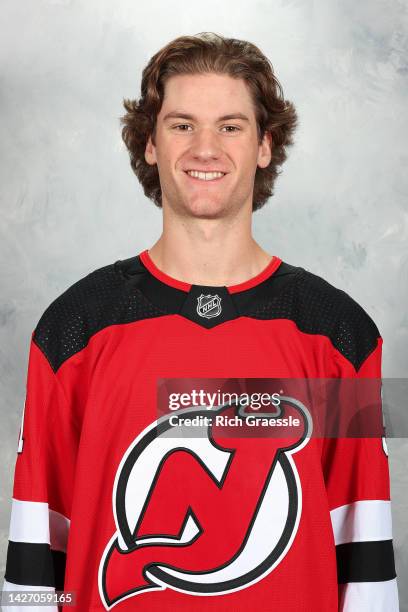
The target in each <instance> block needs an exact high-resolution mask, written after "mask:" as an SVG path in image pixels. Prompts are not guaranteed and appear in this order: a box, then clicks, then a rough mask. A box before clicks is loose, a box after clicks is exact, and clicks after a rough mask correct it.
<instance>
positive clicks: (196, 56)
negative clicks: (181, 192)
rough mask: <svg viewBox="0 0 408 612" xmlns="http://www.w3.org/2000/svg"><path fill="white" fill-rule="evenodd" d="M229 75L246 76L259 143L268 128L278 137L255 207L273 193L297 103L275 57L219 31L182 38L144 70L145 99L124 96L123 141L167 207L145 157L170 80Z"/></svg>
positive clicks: (148, 189)
mask: <svg viewBox="0 0 408 612" xmlns="http://www.w3.org/2000/svg"><path fill="white" fill-rule="evenodd" d="M203 73H217V74H227V75H229V76H231V77H233V78H240V79H244V80H245V81H246V83H247V85H248V87H249V90H250V92H251V96H252V99H253V102H254V109H255V115H256V119H257V129H258V138H259V143H261V141H262V138H263V136H264V134H265V131H267V130H268V131H270V133H271V136H272V143H273V146H272V159H271V162H270V164H269V165H268V166H267V167H266V168H259V167H258V168H257V170H256V174H255V182H254V193H253V204H252V209H253V210H254V211H255V210H258V209H259V208H261V207H262V206H263V205H264V204H265V202H266V201H267V200H268V198H269V197H271V196H272V195H273V186H274V183H275V179H276V177H277V176H278V174H280V172H279V170H278V168H279V166H281V165H282V164H283V162H284V161H285V160H286V158H287V152H286V148H287V147H288V146H289V145H292V144H293V133H294V130H295V128H296V126H297V114H296V110H295V107H294V105H293V103H292V102H290V101H288V100H285V99H284V96H283V91H282V87H281V85H280V83H279V81H278V80H277V78H276V76H275V75H274V72H273V67H272V64H271V63H270V61H269V60H268V59H267V58H266V57H265V55H264V54H263V53H262V52H261V50H260V49H259V48H258V47H256V46H255V45H254V44H252V43H250V42H247V41H245V40H238V39H236V38H224V37H223V36H220V35H218V34H214V33H213V32H201V33H199V34H197V35H196V36H179V37H178V38H176V39H174V40H172V41H171V42H170V43H168V44H167V45H166V46H165V47H163V48H162V49H161V50H160V51H158V52H157V53H156V54H155V55H153V57H152V58H151V59H150V61H149V63H148V64H147V66H146V67H145V68H144V70H143V73H142V82H141V97H140V99H139V100H128V99H124V100H123V105H124V107H125V109H126V111H127V112H126V114H125V115H124V116H123V117H121V118H120V122H121V124H124V127H123V128H122V139H123V141H124V143H125V145H126V147H127V149H128V151H129V156H130V164H131V166H132V169H133V172H134V173H135V174H136V176H137V178H138V180H139V182H140V183H141V185H142V187H143V191H144V194H145V195H146V196H147V197H148V198H149V199H151V200H152V201H153V202H154V203H155V204H156V205H157V206H158V207H161V206H162V198H161V187H160V181H159V173H158V169H157V165H156V164H155V165H150V164H148V163H147V162H146V160H145V156H144V154H145V149H146V143H147V140H148V137H149V135H151V137H152V142H153V144H155V130H156V119H157V115H158V114H159V112H160V109H161V106H162V102H163V98H164V85H165V83H166V80H167V79H168V78H170V77H171V76H174V75H177V74H203Z"/></svg>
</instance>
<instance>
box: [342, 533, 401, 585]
mask: <svg viewBox="0 0 408 612" xmlns="http://www.w3.org/2000/svg"><path fill="white" fill-rule="evenodd" d="M336 557H337V581H338V583H339V584H342V583H346V582H379V581H382V580H392V579H393V578H395V577H396V573H395V561H394V549H393V544H392V540H379V541H375V542H349V543H347V544H338V545H337V546H336Z"/></svg>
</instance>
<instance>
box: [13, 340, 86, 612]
mask: <svg viewBox="0 0 408 612" xmlns="http://www.w3.org/2000/svg"><path fill="white" fill-rule="evenodd" d="M77 447H78V431H77V427H76V426H75V423H74V420H73V418H72V415H71V413H70V404H69V400H68V398H67V397H66V393H65V390H64V388H63V386H62V384H61V381H59V380H58V378H57V375H56V373H55V372H54V370H53V369H52V367H51V365H50V362H49V361H48V359H47V357H46V356H45V355H44V353H43V352H42V350H41V349H40V348H39V346H38V345H37V344H36V342H35V331H34V332H33V334H32V336H31V341H30V348H29V358H28V371H27V379H26V395H25V404H24V408H23V411H22V417H21V427H20V433H19V439H18V443H17V448H16V452H17V457H16V462H15V470H14V484H13V494H12V504H11V517H10V529H9V541H8V549H7V560H6V571H5V575H4V583H3V591H6V592H7V591H29V590H37V591H46V592H47V593H48V592H51V593H55V591H56V590H63V588H64V577H65V561H66V553H67V541H68V536H69V529H70V515H71V501H72V492H73V483H74V470H75V459H76V453H77ZM3 601H4V596H3ZM41 609H43V610H49V611H52V612H57V610H58V607H57V606H55V605H50V606H45V607H44V606H42V608H41ZM3 610H7V611H8V610H10V611H13V612H17V611H18V610H24V612H27V611H29V610H38V607H35V606H34V607H31V606H29V605H24V606H21V607H20V606H15V605H13V606H4V605H3Z"/></svg>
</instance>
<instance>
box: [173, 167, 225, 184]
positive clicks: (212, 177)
mask: <svg viewBox="0 0 408 612" xmlns="http://www.w3.org/2000/svg"><path fill="white" fill-rule="evenodd" d="M183 172H184V174H185V175H186V176H187V177H188V178H189V179H191V180H192V181H195V182H196V183H198V182H200V183H206V184H207V183H218V182H219V181H221V180H222V179H223V178H224V177H225V176H226V175H227V173H226V172H197V171H194V170H184V171H183Z"/></svg>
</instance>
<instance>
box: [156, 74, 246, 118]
mask: <svg viewBox="0 0 408 612" xmlns="http://www.w3.org/2000/svg"><path fill="white" fill-rule="evenodd" d="M178 109H180V110H181V109H182V110H183V111H184V112H186V113H188V112H190V113H192V114H194V115H199V114H206V115H211V116H212V115H217V116H218V115H222V114H227V113H229V112H231V111H232V110H233V111H235V112H237V111H241V112H245V113H246V114H247V115H251V116H252V117H253V118H254V117H255V113H254V108H253V102H252V97H251V93H250V90H249V87H248V85H247V84H246V82H245V81H244V79H234V78H232V77H230V76H229V75H226V74H213V73H210V74H183V75H174V76H171V77H170V78H169V79H168V80H167V81H166V83H165V87H164V99H163V104H162V107H161V110H160V113H159V116H161V117H163V116H164V114H166V113H168V112H172V111H174V110H178Z"/></svg>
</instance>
